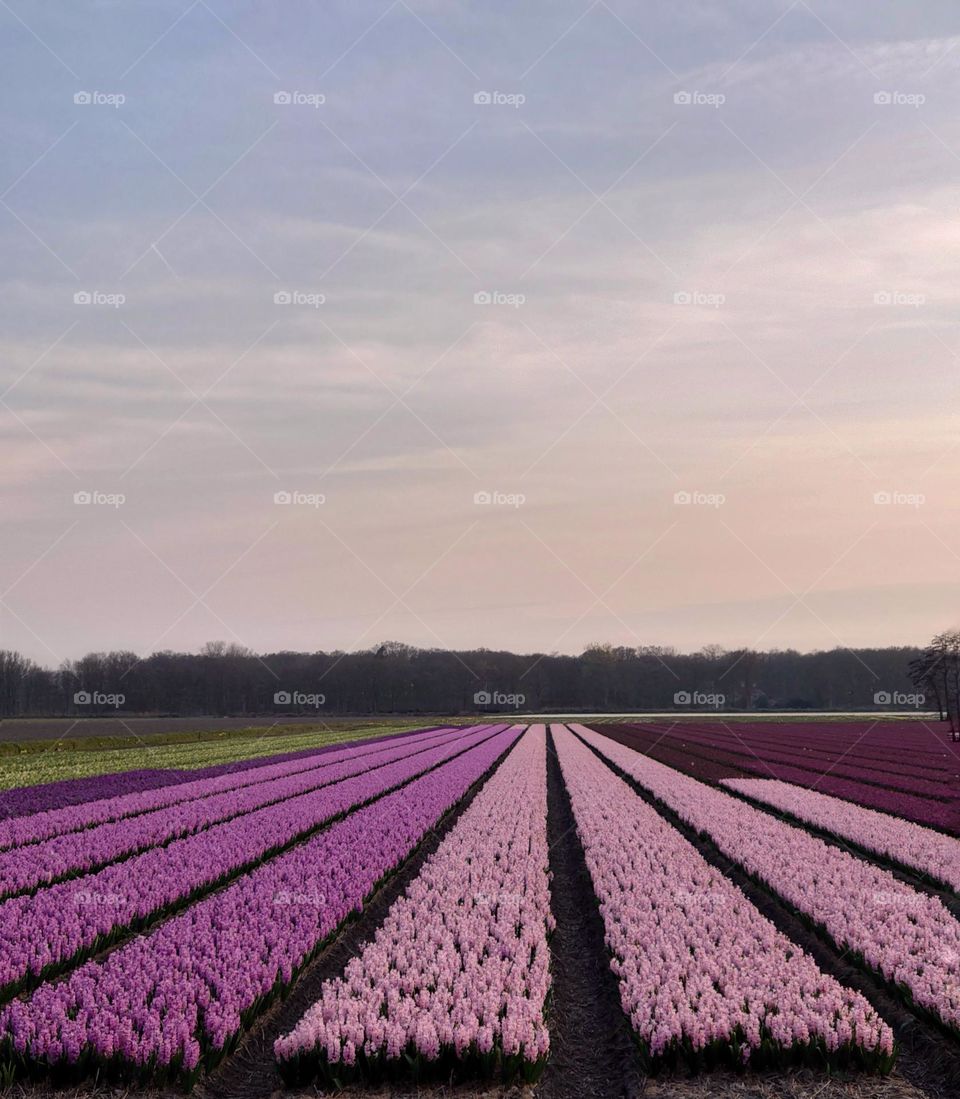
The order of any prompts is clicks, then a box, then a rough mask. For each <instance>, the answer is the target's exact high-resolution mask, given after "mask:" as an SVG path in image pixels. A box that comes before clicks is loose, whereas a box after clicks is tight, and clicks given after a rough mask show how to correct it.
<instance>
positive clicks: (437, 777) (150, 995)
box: [0, 727, 520, 1081]
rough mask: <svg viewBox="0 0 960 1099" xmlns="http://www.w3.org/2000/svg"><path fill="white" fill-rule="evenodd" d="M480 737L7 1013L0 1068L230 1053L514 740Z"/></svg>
mask: <svg viewBox="0 0 960 1099" xmlns="http://www.w3.org/2000/svg"><path fill="white" fill-rule="evenodd" d="M519 734H520V728H519V727H513V728H511V729H507V730H504V731H503V732H500V733H498V734H496V735H494V736H492V737H489V738H487V739H485V740H482V741H481V742H480V743H479V744H476V745H475V746H474V747H472V748H471V749H470V750H468V751H466V752H464V753H462V754H461V755H459V756H457V757H456V758H455V759H452V760H450V761H448V762H446V763H445V764H444V765H443V766H441V767H438V768H437V769H435V770H432V771H430V772H429V773H427V774H425V775H421V776H420V777H419V778H416V779H414V780H413V781H412V782H410V783H409V784H408V785H406V786H403V787H401V788H400V789H398V790H395V791H393V792H392V793H389V794H387V795H385V796H384V797H382V798H380V799H378V800H377V801H375V802H373V803H372V804H371V805H368V806H366V807H364V808H362V809H358V810H356V811H355V812H353V813H351V814H350V815H349V816H347V817H345V818H344V819H343V820H341V821H339V822H338V823H336V824H334V825H332V826H331V827H330V828H328V829H326V830H325V831H323V832H321V833H319V834H318V835H316V836H314V837H313V838H312V839H310V840H308V841H306V842H305V843H302V844H300V845H298V846H297V847H294V848H293V849H292V850H290V851H288V852H287V853H286V854H284V855H280V856H278V857H277V858H275V859H272V860H270V861H269V862H266V863H264V864H263V865H261V866H260V867H258V868H257V869H256V870H254V871H252V872H251V873H249V874H246V875H244V876H243V877H241V878H239V879H238V880H237V881H235V882H233V883H232V884H231V885H230V886H228V887H227V888H225V889H223V890H220V891H219V892H216V893H214V894H212V895H211V896H209V897H207V898H206V899H205V900H203V901H200V902H199V903H197V904H194V905H193V906H191V907H190V908H188V909H187V910H186V911H185V912H183V913H182V914H180V915H178V916H175V917H173V918H172V919H170V920H167V921H166V922H165V923H163V924H162V925H161V926H160V927H158V928H156V929H155V930H154V931H153V932H152V933H151V934H149V935H146V936H140V937H137V938H135V939H133V940H131V941H130V942H129V943H127V944H125V945H124V946H122V947H120V948H119V949H117V950H115V951H114V952H112V953H111V954H109V955H108V956H107V957H106V958H105V960H104V961H102V962H88V963H87V964H86V965H84V966H82V967H81V968H80V969H78V970H76V972H74V973H73V974H72V975H71V976H70V977H69V978H68V979H66V980H64V981H62V982H59V983H47V984H44V985H42V986H41V987H40V988H39V989H38V990H37V991H36V992H35V993H34V994H33V995H32V996H31V997H30V998H29V999H28V1000H15V1001H13V1002H12V1003H10V1004H8V1005H7V1007H6V1008H4V1009H3V1011H2V1012H0V1061H2V1060H4V1059H6V1060H8V1061H12V1062H13V1064H14V1065H17V1066H21V1067H23V1066H26V1067H27V1068H28V1069H32V1070H34V1071H36V1070H39V1069H45V1068H50V1067H52V1066H68V1067H71V1068H72V1072H73V1074H74V1075H75V1076H77V1077H81V1076H84V1075H87V1074H90V1073H96V1072H101V1071H103V1070H105V1069H106V1070H118V1071H121V1072H125V1073H126V1074H128V1075H134V1076H139V1077H144V1078H145V1077H148V1076H153V1075H158V1076H168V1075H169V1076H172V1075H177V1074H180V1075H183V1076H185V1077H186V1078H187V1080H188V1081H189V1080H190V1079H191V1078H193V1077H195V1075H196V1073H197V1071H198V1069H199V1068H200V1067H201V1066H202V1065H204V1064H205V1065H207V1066H209V1065H212V1064H213V1063H215V1062H216V1061H217V1060H218V1059H219V1058H220V1057H221V1056H222V1055H223V1054H224V1052H226V1051H228V1050H229V1048H230V1046H231V1044H232V1041H233V1039H235V1037H236V1036H237V1034H238V1032H239V1031H240V1029H241V1028H242V1026H243V1025H245V1023H246V1022H248V1021H249V1019H250V1018H251V1017H252V1015H253V1014H255V1013H256V1012H257V1011H258V1010H260V1009H262V1007H263V1006H264V1005H265V1003H266V1002H267V1000H268V999H269V997H270V996H272V995H273V994H275V993H277V992H279V991H281V990H282V989H283V988H284V987H285V986H286V985H288V984H289V983H290V981H291V980H292V978H293V976H294V975H295V974H296V972H297V971H298V969H299V968H300V967H302V966H303V965H304V964H305V962H306V961H308V960H309V959H310V958H311V957H312V956H313V954H314V953H315V952H316V951H317V950H318V949H319V948H320V947H321V946H322V945H323V943H324V942H325V940H326V939H327V938H328V937H329V936H330V935H332V934H333V933H334V932H335V931H336V929H337V927H338V926H339V925H340V924H341V923H342V922H343V920H344V919H345V918H346V917H347V916H348V915H349V914H350V913H351V912H353V911H356V910H359V909H361V908H362V905H363V902H364V899H365V898H366V897H367V896H368V895H369V894H370V892H371V891H372V890H373V889H374V887H375V886H376V885H377V883H378V882H379V881H380V880H381V879H382V878H383V877H384V876H385V875H386V874H388V873H389V872H390V871H391V870H393V869H394V868H395V867H396V866H398V864H399V863H400V862H401V861H402V860H403V859H404V858H406V857H407V856H408V855H409V853H410V851H411V850H412V849H413V848H414V847H415V846H416V845H417V844H418V843H419V842H420V841H421V840H422V838H423V836H424V834H425V833H426V831H427V830H428V829H429V828H430V827H431V826H433V825H434V824H436V822H437V821H438V819H439V818H440V817H441V816H442V814H443V813H444V812H446V811H447V810H448V809H449V808H451V807H452V806H453V805H454V804H456V802H457V801H459V800H460V799H461V798H462V797H463V795H464V793H465V792H466V791H467V790H468V789H469V787H470V786H471V785H472V784H473V783H475V782H476V781H477V780H478V779H479V778H480V777H481V776H482V775H483V774H484V773H485V772H486V771H487V770H489V768H490V767H491V766H492V765H493V764H494V763H495V762H496V760H497V759H498V758H499V757H500V756H501V755H502V753H503V752H505V751H506V750H507V749H508V748H509V747H510V746H511V745H512V744H513V743H514V742H515V741H516V739H517V737H518V736H519Z"/></svg>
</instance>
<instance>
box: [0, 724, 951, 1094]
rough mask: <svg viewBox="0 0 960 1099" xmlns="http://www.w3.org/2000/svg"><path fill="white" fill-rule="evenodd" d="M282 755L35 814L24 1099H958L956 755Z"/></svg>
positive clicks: (398, 735)
mask: <svg viewBox="0 0 960 1099" xmlns="http://www.w3.org/2000/svg"><path fill="white" fill-rule="evenodd" d="M311 736H312V738H313V739H312V743H311V741H310V738H311ZM291 738H292V739H291ZM263 743H264V742H262V741H258V742H257V750H256V752H255V753H253V752H249V753H248V754H247V755H246V756H245V757H244V756H237V755H236V751H237V748H238V746H237V745H236V744H231V745H229V746H227V748H226V757H227V758H224V755H223V753H224V751H225V746H224V745H223V744H221V743H219V742H217V741H213V742H209V743H204V742H202V741H201V742H197V743H195V744H191V745H165V746H158V747H156V748H155V749H154V751H155V752H159V751H167V750H171V749H172V750H175V751H176V752H181V751H189V752H190V753H193V754H192V755H191V756H190V759H191V766H189V767H177V766H171V765H168V766H167V767H166V768H164V767H157V766H148V767H141V768H136V769H127V770H121V769H118V768H115V766H114V764H115V759H116V756H117V753H118V752H120V751H121V750H120V749H111V750H110V751H109V754H108V755H107V756H98V755H97V753H96V752H92V753H91V755H90V758H91V759H99V761H100V762H101V764H105V766H103V768H102V770H101V772H100V773H99V774H96V773H93V772H90V771H88V770H86V769H83V770H81V771H80V772H79V773H76V774H74V775H73V777H66V776H65V775H59V776H57V777H55V778H50V776H49V775H48V774H47V773H46V772H42V773H41V774H40V776H38V782H37V783H36V784H34V785H33V786H21V787H19V788H13V789H11V790H10V791H9V794H8V796H7V801H6V804H5V812H4V814H3V816H2V817H0V1081H3V1082H4V1083H6V1084H9V1085H10V1087H11V1088H12V1089H14V1094H19V1095H23V1096H39V1095H40V1094H48V1093H49V1089H50V1088H51V1087H54V1088H57V1089H66V1090H65V1092H64V1094H69V1095H71V1096H72V1095H83V1094H86V1093H91V1092H92V1091H94V1090H96V1089H98V1088H102V1087H104V1086H108V1087H113V1086H117V1087H121V1088H123V1089H129V1090H130V1091H131V1093H132V1094H140V1093H143V1094H147V1093H150V1094H156V1092H157V1089H159V1090H161V1091H163V1092H169V1093H170V1094H176V1093H178V1092H182V1091H183V1090H184V1089H188V1090H191V1089H192V1090H193V1092H194V1093H195V1094H197V1095H202V1096H208V1095H209V1096H227V1095H250V1096H253V1095H270V1094H282V1093H286V1094H290V1095H291V1096H293V1095H299V1094H302V1093H304V1092H305V1091H306V1092H307V1093H310V1094H315V1093H316V1092H315V1089H317V1088H320V1089H324V1090H327V1091H329V1090H337V1089H339V1088H346V1089H347V1090H348V1091H349V1093H350V1094H351V1095H356V1096H358V1097H359V1096H363V1095H374V1094H376V1095H384V1094H397V1095H400V1094H412V1093H413V1090H416V1091H417V1093H420V1094H431V1093H432V1094H436V1095H438V1096H439V1095H440V1094H441V1093H442V1094H447V1093H448V1092H449V1088H450V1086H451V1085H453V1087H454V1090H455V1092H458V1093H463V1094H464V1095H472V1094H479V1093H480V1092H482V1093H483V1094H506V1093H508V1092H510V1093H516V1094H519V1093H527V1094H531V1095H533V1094H535V1095H537V1096H538V1097H543V1099H566V1097H567V1096H570V1097H573V1096H579V1095H584V1094H590V1095H597V1096H605V1095H610V1096H619V1095H624V1094H632V1093H635V1092H636V1091H638V1089H640V1088H641V1087H647V1088H648V1089H649V1091H650V1094H654V1095H657V1094H659V1095H675V1096H677V1097H680V1096H694V1095H696V1096H703V1097H707V1096H710V1095H728V1096H730V1097H733V1096H736V1095H744V1096H746V1095H748V1094H749V1095H758V1096H759V1095H761V1094H762V1095H770V1096H774V1095H779V1096H788V1095H790V1096H801V1095H809V1096H813V1095H818V1096H831V1097H832V1096H839V1095H848V1096H850V1097H854V1096H864V1097H865V1096H877V1097H880V1096H902V1097H905V1096H921V1095H927V1096H931V1097H939V1096H947V1095H956V1094H960V919H958V917H960V838H958V836H960V813H958V805H960V803H958V798H957V790H958V780H957V770H958V759H957V757H956V756H955V755H954V754H953V753H952V752H951V745H950V744H949V742H948V740H947V739H946V738H945V736H944V735H943V734H942V733H941V732H940V730H939V729H938V728H937V727H936V726H933V725H928V724H927V723H924V722H896V723H890V724H887V725H884V724H878V723H876V722H873V723H868V722H863V723H857V722H853V721H845V722H834V723H829V724H827V723H816V722H809V723H803V724H790V725H774V724H772V723H771V724H769V725H767V724H764V723H761V722H750V723H747V722H742V723H737V724H733V723H728V722H722V723H721V722H710V721H707V720H704V721H690V722H685V723H684V724H683V725H676V724H673V723H671V722H669V721H663V720H658V721H652V722H649V723H644V724H640V723H619V724H615V723H595V724H581V723H578V722H567V723H553V724H550V725H544V724H534V725H525V724H516V723H514V724H511V723H509V722H508V721H503V720H499V721H497V720H494V719H493V715H491V721H489V722H488V723H485V724H475V725H469V726H465V725H460V726H458V725H455V724H439V725H434V726H424V727H421V728H417V729H414V730H407V731H401V732H391V731H390V730H387V729H384V728H382V727H376V726H369V727H368V728H366V729H362V730H360V729H358V730H354V731H353V735H352V736H350V735H349V731H348V730H341V731H339V732H338V734H337V736H335V737H332V738H331V737H330V736H329V735H325V734H323V733H319V732H312V731H309V730H297V731H296V732H295V733H290V732H289V731H285V732H284V733H283V735H282V736H281V737H280V738H277V739H271V740H270V744H272V746H273V747H274V748H275V749H276V750H275V751H273V752H272V753H269V752H267V751H265V750H262V749H263ZM248 747H249V745H248ZM204 753H206V755H205V756H204ZM136 756H137V757H138V758H141V759H142V758H143V756H142V753H140V752H137V753H136ZM127 758H131V757H129V756H128V757H127ZM148 758H150V759H151V763H155V762H156V759H155V758H151V757H148ZM162 758H166V757H162ZM42 779H47V780H48V781H46V782H44V781H42ZM751 1087H756V1088H757V1089H761V1090H755V1091H751V1090H749V1089H750V1088H751ZM412 1089H413V1090H412ZM478 1089H479V1090H478Z"/></svg>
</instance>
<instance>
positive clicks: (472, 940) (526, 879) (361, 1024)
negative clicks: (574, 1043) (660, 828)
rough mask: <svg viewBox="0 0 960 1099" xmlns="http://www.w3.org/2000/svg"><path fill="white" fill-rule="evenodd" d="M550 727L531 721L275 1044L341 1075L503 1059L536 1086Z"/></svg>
mask: <svg viewBox="0 0 960 1099" xmlns="http://www.w3.org/2000/svg"><path fill="white" fill-rule="evenodd" d="M546 763H547V754H546V729H545V728H544V726H542V725H534V726H531V727H530V729H528V730H527V732H526V733H525V734H524V736H523V738H522V739H521V741H520V743H519V744H518V745H517V746H516V747H515V748H514V750H513V751H512V752H511V753H510V755H509V756H508V757H507V759H506V760H505V761H504V762H503V763H502V764H501V765H500V767H499V768H498V770H497V772H496V773H495V774H494V776H493V777H492V778H491V779H490V780H489V781H488V782H487V784H486V785H485V786H484V787H483V789H482V790H481V792H480V793H479V794H478V795H477V797H476V798H475V799H474V801H473V802H472V804H471V805H470V808H469V809H468V810H467V811H466V812H465V813H464V815H463V816H462V817H461V818H460V820H459V821H458V822H457V825H456V827H455V828H454V829H453V831H452V832H451V833H450V835H448V836H447V838H446V839H445V840H444V841H443V843H442V844H441V846H440V848H439V849H438V850H437V852H436V854H434V855H433V856H432V857H431V858H430V859H429V860H428V861H427V862H426V863H425V864H424V867H423V869H422V870H421V872H420V876H419V877H418V878H417V879H416V881H414V882H413V883H412V884H411V885H410V887H409V888H408V889H407V892H406V894H405V896H403V897H401V898H400V899H399V900H397V901H396V903H395V904H394V905H393V907H392V908H391V909H390V912H389V914H388V915H387V918H386V920H385V921H384V924H383V926H382V927H381V928H380V930H379V931H377V933H376V935H375V936H374V938H373V940H372V941H371V942H369V943H367V945H366V946H365V947H364V949H363V953H362V954H361V955H360V956H359V957H357V958H354V959H353V960H352V961H350V962H349V963H348V964H347V967H346V969H345V971H344V974H343V976H342V977H339V978H337V979H336V980H333V981H327V982H326V983H325V984H324V986H323V989H322V992H321V996H320V999H319V1000H318V1001H317V1002H316V1003H315V1004H314V1005H313V1006H312V1007H310V1008H309V1009H308V1010H307V1012H306V1013H305V1014H304V1016H303V1017H302V1018H301V1020H300V1021H299V1022H298V1023H297V1025H296V1026H295V1027H294V1028H293V1030H292V1031H291V1032H290V1033H289V1034H286V1035H284V1036H283V1037H281V1038H278V1039H277V1041H276V1043H275V1044H274V1052H275V1055H276V1057H277V1061H278V1063H279V1065H280V1069H281V1072H282V1073H283V1075H284V1077H285V1078H287V1079H288V1080H290V1081H293V1080H297V1081H301V1082H302V1081H305V1080H307V1079H311V1078H314V1077H316V1076H317V1075H319V1076H320V1077H321V1079H323V1080H324V1081H331V1080H334V1079H336V1080H338V1081H342V1080H344V1079H346V1078H347V1077H350V1076H353V1075H360V1076H363V1077H366V1078H368V1079H369V1078H377V1077H379V1076H381V1075H384V1074H388V1075H395V1074H402V1073H404V1072H409V1071H410V1068H411V1066H412V1067H413V1071H414V1072H415V1074H416V1075H417V1076H418V1077H420V1076H421V1075H423V1074H424V1073H425V1072H430V1071H434V1072H435V1071H437V1070H438V1069H441V1070H442V1071H443V1074H444V1075H449V1068H450V1066H452V1065H453V1064H460V1065H462V1064H463V1063H464V1062H466V1063H470V1062H474V1061H479V1062H480V1063H481V1064H483V1063H486V1064H487V1065H492V1063H493V1062H494V1061H499V1063H500V1067H501V1071H502V1072H503V1074H504V1075H506V1076H512V1075H513V1074H514V1073H516V1072H522V1073H523V1075H524V1076H525V1077H526V1078H527V1079H528V1080H529V1079H532V1078H533V1077H534V1076H535V1075H536V1074H537V1071H538V1069H539V1068H540V1067H542V1065H543V1063H544V1060H545V1058H546V1055H547V1052H548V1050H549V1046H550V1038H549V1033H548V1031H547V1027H546V1024H545V1022H544V1004H545V1001H546V997H547V993H548V991H549V988H550V971H549V961H550V959H549V949H548V947H547V934H548V932H549V931H552V930H553V926H554V921H553V916H552V914H551V912H550V891H549V885H548V871H547V866H548V862H549V855H548V851H547V768H546Z"/></svg>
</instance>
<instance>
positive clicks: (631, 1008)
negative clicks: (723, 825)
mask: <svg viewBox="0 0 960 1099" xmlns="http://www.w3.org/2000/svg"><path fill="white" fill-rule="evenodd" d="M554 738H555V743H556V746H557V755H558V757H559V761H560V766H561V769H562V770H563V777H564V781H565V782H566V785H567V789H568V791H569V793H570V800H571V804H572V807H573V814H574V818H575V820H576V824H577V832H578V834H579V836H580V840H581V843H582V844H583V849H584V854H585V856H586V861H587V867H588V869H589V871H590V877H591V879H592V880H593V885H594V890H595V893H596V896H597V899H598V901H599V903H600V912H601V914H602V916H603V921H604V927H605V929H606V942H607V946H608V948H609V950H610V953H611V956H612V961H611V968H612V969H613V970H614V972H615V973H616V974H617V977H618V978H619V981H620V997H621V1002H622V1005H623V1009H624V1011H625V1012H626V1014H627V1016H628V1017H629V1019H630V1023H631V1025H632V1027H633V1029H634V1031H635V1032H636V1034H637V1036H638V1038H639V1040H640V1045H641V1049H642V1050H643V1052H644V1053H645V1054H646V1056H647V1057H648V1058H649V1059H651V1060H656V1059H671V1060H680V1061H687V1062H690V1063H692V1064H694V1065H697V1064H699V1063H700V1062H701V1061H702V1060H705V1059H706V1058H707V1057H708V1056H711V1055H713V1056H715V1057H718V1058H719V1059H722V1060H726V1061H729V1062H733V1063H734V1064H743V1063H746V1062H750V1061H760V1062H761V1063H770V1062H774V1063H775V1062H776V1061H777V1060H783V1061H787V1062H789V1061H790V1060H792V1059H793V1057H794V1056H795V1055H796V1053H797V1052H798V1051H803V1050H808V1051H809V1050H816V1051H820V1052H822V1053H823V1054H825V1055H826V1057H827V1059H833V1060H842V1059H844V1058H847V1059H850V1058H851V1057H852V1058H853V1059H856V1058H858V1057H859V1058H860V1059H862V1060H865V1061H867V1062H868V1063H873V1064H874V1066H875V1067H886V1066H887V1065H888V1063H890V1062H891V1061H892V1055H893V1034H892V1032H891V1030H890V1028H889V1027H888V1026H887V1025H886V1024H885V1023H884V1022H883V1020H882V1019H881V1018H880V1017H879V1016H878V1015H877V1013H876V1011H874V1009H873V1008H872V1007H871V1006H870V1004H869V1003H868V1002H867V1001H866V1000H865V999H864V998H863V997H862V996H860V995H859V994H858V993H856V992H853V991H851V990H850V989H847V988H844V987H843V986H842V985H840V984H839V983H838V982H837V981H836V980H834V979H833V978H832V977H830V976H828V975H827V974H824V973H822V972H821V971H820V969H819V968H818V967H817V965H816V963H815V962H814V960H813V959H812V958H811V957H810V956H809V955H807V954H805V953H804V952H803V951H802V950H801V949H800V948H799V947H797V946H796V945H795V944H794V943H792V942H791V941H790V940H789V939H788V938H786V936H784V935H782V934H781V933H780V932H779V931H777V929H776V928H775V927H774V925H773V924H772V923H771V922H770V921H769V920H767V919H766V918H765V917H764V916H762V915H761V914H760V912H759V911H758V910H757V909H756V908H755V907H754V906H753V905H752V904H751V903H750V902H749V901H748V900H747V898H746V897H745V896H744V895H743V893H741V891H740V890H739V889H738V888H737V887H736V886H735V885H734V884H733V883H732V882H731V881H729V880H728V879H727V878H725V877H724V876H723V875H722V874H721V873H720V872H719V871H717V870H715V869H714V868H713V867H711V866H710V865H709V864H708V863H707V862H706V861H705V860H704V859H703V857H702V856H701V855H700V854H699V852H697V851H696V849H695V848H694V847H693V846H692V845H691V844H690V843H688V842H687V840H686V839H684V838H683V836H681V835H680V833H679V832H677V830H676V829H675V828H672V827H671V826H670V825H669V824H668V823H667V822H666V821H665V820H663V818H662V817H661V816H660V815H659V814H658V813H657V812H656V810H654V809H653V808H651V807H650V806H649V805H647V804H646V802H644V801H643V800H642V799H641V798H639V797H638V796H637V794H636V793H634V791H633V790H631V789H630V788H629V786H627V784H626V783H625V782H623V781H622V779H620V778H618V777H617V776H616V775H615V774H614V773H613V772H612V771H611V770H610V768H609V767H608V766H607V765H606V764H605V763H603V762H602V761H601V760H600V759H598V758H597V757H596V756H595V755H594V754H593V752H591V751H590V750H589V748H587V747H585V746H584V745H583V744H582V743H581V742H580V741H578V740H577V739H576V738H575V737H574V736H573V735H572V734H571V733H570V732H568V731H567V730H566V729H563V728H562V727H557V726H554ZM600 739H603V738H600ZM624 751H629V749H624Z"/></svg>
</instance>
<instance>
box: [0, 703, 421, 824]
mask: <svg viewBox="0 0 960 1099" xmlns="http://www.w3.org/2000/svg"><path fill="white" fill-rule="evenodd" d="M440 727H441V726H433V725H431V726H426V727H425V728H423V729H408V730H406V732H402V733H386V734H384V735H383V736H378V737H369V738H365V737H361V738H359V739H358V740H352V741H341V742H340V743H339V744H327V745H324V746H323V747H321V748H301V749H300V750H298V751H296V752H281V753H279V754H278V755H274V756H261V757H259V758H257V759H240V760H236V761H234V762H233V763H220V764H217V765H216V766H213V767H202V768H200V769H199V770H196V771H192V770H190V771H183V770H164V769H162V768H143V769H141V770H137V771H118V772H116V773H114V774H109V775H91V776H90V777H88V778H71V779H63V780H62V781H60V782H47V783H44V784H43V785H40V786H15V787H13V788H12V789H10V790H0V820H9V819H10V818H11V817H25V816H27V815H28V814H30V813H40V812H43V810H45V809H59V808H61V807H63V806H65V805H80V804H81V803H82V802H85V801H96V800H97V799H99V798H112V797H116V796H117V795H119V794H133V793H137V792H139V791H142V790H153V789H156V788H157V787H160V786H173V785H175V784H176V783H178V782H190V781H192V780H193V779H199V778H214V777H215V776H216V775H226V774H233V773H234V772H235V771H243V770H246V769H249V768H253V767H265V766H266V765H267V764H270V763H283V762H284V761H286V760H288V759H302V758H305V757H306V756H319V755H324V754H325V753H326V752H333V751H337V750H338V749H341V748H349V747H351V746H353V745H355V744H361V743H362V744H378V743H379V742H380V741H383V740H392V739H393V738H394V737H403V736H409V735H410V734H411V733H422V732H428V731H429V730H430V729H434V728H440ZM129 751H130V752H131V753H134V752H136V749H135V748H131V749H129Z"/></svg>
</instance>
